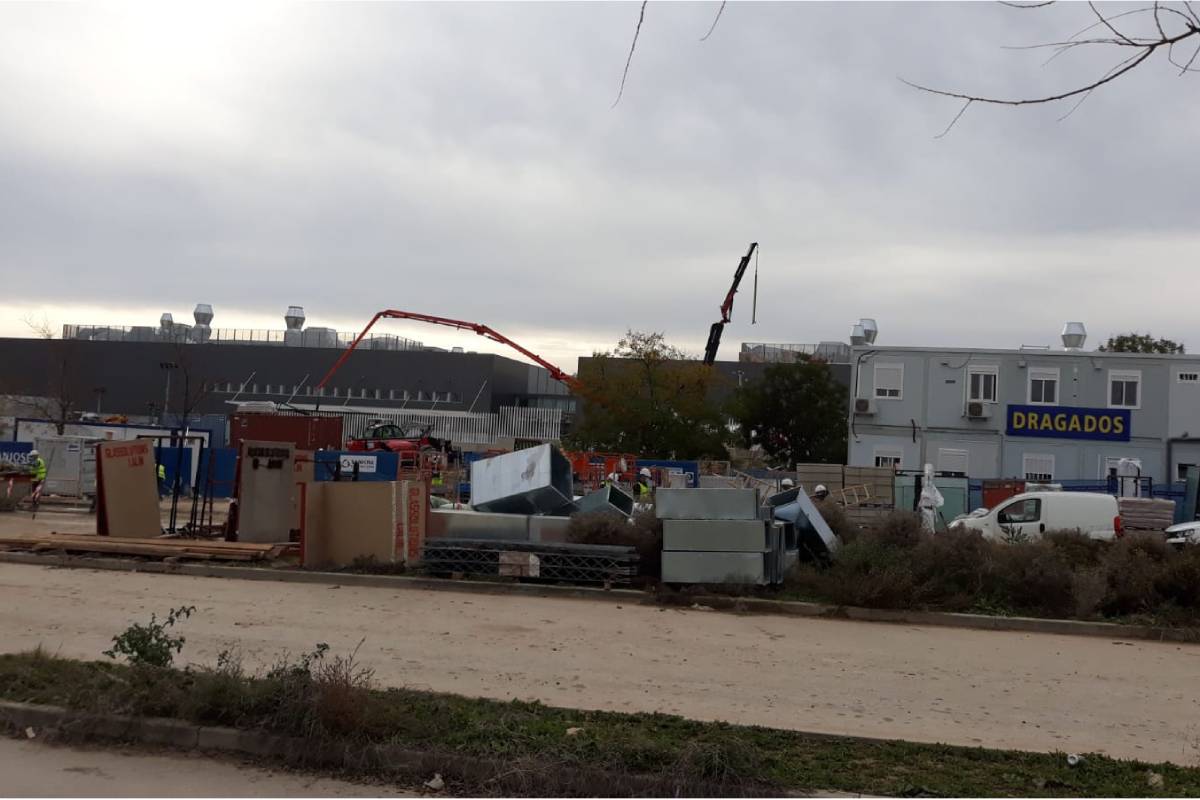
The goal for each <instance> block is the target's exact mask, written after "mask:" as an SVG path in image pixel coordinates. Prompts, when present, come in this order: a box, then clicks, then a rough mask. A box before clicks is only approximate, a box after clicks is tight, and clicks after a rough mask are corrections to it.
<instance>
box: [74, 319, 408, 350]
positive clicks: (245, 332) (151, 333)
mask: <svg viewBox="0 0 1200 800" xmlns="http://www.w3.org/2000/svg"><path fill="white" fill-rule="evenodd" d="M62 335H63V338H64V339H81V340H84V341H89V342H172V343H179V344H206V343H207V344H258V345H263V344H267V345H278V346H281V347H323V348H330V349H344V348H346V347H349V346H350V343H351V342H353V341H354V339H355V337H357V336H358V334H357V333H350V332H346V331H335V330H333V329H332V328H307V329H304V330H297V331H281V330H269V329H263V328H202V327H199V326H192V325H184V324H182V323H175V324H174V325H172V326H171V327H163V326H158V327H155V326H151V325H133V326H128V325H63V334H62ZM359 347H360V348H363V349H367V350H424V349H425V345H424V344H423V343H422V342H419V341H417V340H415V339H408V338H406V337H404V336H397V335H395V334H391V333H374V334H370V335H369V336H367V337H366V338H364V339H363V341H362V344H360V345H359Z"/></svg>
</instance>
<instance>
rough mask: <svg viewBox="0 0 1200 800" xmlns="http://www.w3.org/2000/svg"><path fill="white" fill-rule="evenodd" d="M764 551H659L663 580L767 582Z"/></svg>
mask: <svg viewBox="0 0 1200 800" xmlns="http://www.w3.org/2000/svg"><path fill="white" fill-rule="evenodd" d="M768 558H770V555H768V554H763V553H691V552H684V551H665V552H663V554H662V579H663V582H664V583H751V584H757V585H760V586H761V585H764V584H766V583H767V577H768V571H767V559H768Z"/></svg>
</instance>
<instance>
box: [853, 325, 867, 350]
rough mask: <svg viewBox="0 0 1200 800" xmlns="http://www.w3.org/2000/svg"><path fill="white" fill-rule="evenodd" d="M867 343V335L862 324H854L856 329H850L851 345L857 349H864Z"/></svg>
mask: <svg viewBox="0 0 1200 800" xmlns="http://www.w3.org/2000/svg"><path fill="white" fill-rule="evenodd" d="M866 343H867V333H866V331H865V330H863V326H862V323H860V322H856V323H854V327H852V328H851V329H850V344H852V345H853V346H855V347H862V346H863V345H864V344H866Z"/></svg>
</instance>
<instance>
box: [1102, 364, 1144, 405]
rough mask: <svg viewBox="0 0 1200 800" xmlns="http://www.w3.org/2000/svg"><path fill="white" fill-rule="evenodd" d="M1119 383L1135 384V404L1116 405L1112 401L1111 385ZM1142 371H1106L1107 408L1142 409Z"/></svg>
mask: <svg viewBox="0 0 1200 800" xmlns="http://www.w3.org/2000/svg"><path fill="white" fill-rule="evenodd" d="M1116 381H1120V382H1122V383H1136V384H1137V402H1136V403H1134V404H1133V405H1118V404H1116V403H1113V401H1112V387H1113V383H1115V382H1116ZM1142 386H1143V384H1142V371H1141V370H1140V369H1110V370H1109V371H1108V398H1107V399H1108V407H1109V408H1128V409H1139V408H1141V407H1142Z"/></svg>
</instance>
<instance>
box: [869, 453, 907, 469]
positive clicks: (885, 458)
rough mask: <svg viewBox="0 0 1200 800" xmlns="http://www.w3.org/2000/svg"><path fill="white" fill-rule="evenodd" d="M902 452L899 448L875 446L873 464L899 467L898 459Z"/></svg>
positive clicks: (902, 455) (900, 457) (893, 467)
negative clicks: (890, 448) (887, 448)
mask: <svg viewBox="0 0 1200 800" xmlns="http://www.w3.org/2000/svg"><path fill="white" fill-rule="evenodd" d="M903 457H904V454H903V453H902V452H901V451H899V450H884V449H880V448H876V450H875V466H877V467H891V468H892V469H900V459H902V458H903Z"/></svg>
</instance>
